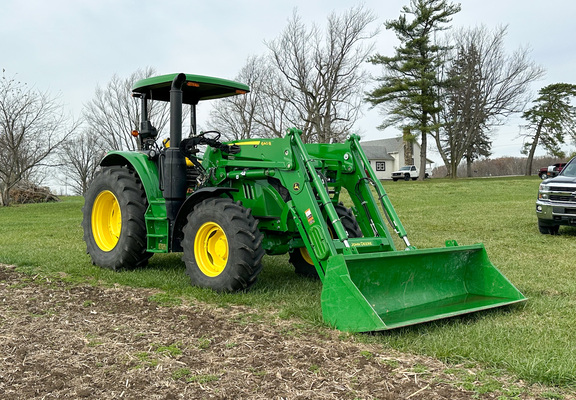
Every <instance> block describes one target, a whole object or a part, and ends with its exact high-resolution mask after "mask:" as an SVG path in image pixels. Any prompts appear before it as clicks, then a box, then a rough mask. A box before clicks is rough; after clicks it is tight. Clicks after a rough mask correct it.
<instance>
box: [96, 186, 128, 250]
mask: <svg viewBox="0 0 576 400" xmlns="http://www.w3.org/2000/svg"><path fill="white" fill-rule="evenodd" d="M121 231H122V213H121V212H120V204H118V199H117V198H116V196H114V193H112V192H111V191H109V190H104V191H103V192H100V194H99V195H98V197H96V200H94V205H93V206H92V234H93V235H94V240H95V241H96V245H97V246H98V247H99V248H100V249H101V250H102V251H110V250H112V249H113V248H114V247H116V244H117V243H118V239H119V238H120V232H121Z"/></svg>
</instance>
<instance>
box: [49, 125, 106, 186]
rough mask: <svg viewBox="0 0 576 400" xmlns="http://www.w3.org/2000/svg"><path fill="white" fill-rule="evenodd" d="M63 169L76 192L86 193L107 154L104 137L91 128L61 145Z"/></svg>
mask: <svg viewBox="0 0 576 400" xmlns="http://www.w3.org/2000/svg"><path fill="white" fill-rule="evenodd" d="M60 151H61V158H62V170H63V172H64V173H65V176H66V183H68V182H70V184H71V185H72V190H73V191H74V193H75V194H78V195H82V196H83V195H84V193H86V190H87V189H88V186H89V185H90V182H92V179H94V175H95V174H96V171H97V170H98V167H99V166H100V161H101V160H102V158H103V157H104V155H105V154H106V151H105V150H104V148H103V144H102V139H101V137H100V136H98V135H96V134H94V133H93V132H91V131H90V130H85V131H84V132H82V133H81V134H80V135H77V136H75V137H72V138H71V139H69V140H67V141H66V142H64V143H63V144H62V146H61V149H60Z"/></svg>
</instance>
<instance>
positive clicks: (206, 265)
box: [194, 222, 228, 277]
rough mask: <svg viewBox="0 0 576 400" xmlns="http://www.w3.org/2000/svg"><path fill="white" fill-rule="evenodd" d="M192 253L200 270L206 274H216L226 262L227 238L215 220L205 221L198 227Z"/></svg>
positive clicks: (222, 269)
mask: <svg viewBox="0 0 576 400" xmlns="http://www.w3.org/2000/svg"><path fill="white" fill-rule="evenodd" d="M194 255H195V257H196V264H198V268H200V271H202V273H203V274H204V275H206V276H210V277H214V276H218V275H220V274H221V273H222V271H224V268H226V263H227V262H228V238H227V237H226V234H225V233H224V230H222V228H221V227H220V225H218V224H217V223H215V222H206V223H205V224H204V225H202V226H201V227H200V229H198V233H197V234H196V239H195V240H194Z"/></svg>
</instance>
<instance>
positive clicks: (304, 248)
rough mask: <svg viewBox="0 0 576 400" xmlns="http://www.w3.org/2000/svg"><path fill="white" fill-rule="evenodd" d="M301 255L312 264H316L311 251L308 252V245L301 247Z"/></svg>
mask: <svg viewBox="0 0 576 400" xmlns="http://www.w3.org/2000/svg"><path fill="white" fill-rule="evenodd" d="M300 255H301V256H302V258H303V259H304V261H306V262H307V263H308V264H310V265H314V261H312V257H310V253H308V249H307V248H306V247H300Z"/></svg>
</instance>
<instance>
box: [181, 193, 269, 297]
mask: <svg viewBox="0 0 576 400" xmlns="http://www.w3.org/2000/svg"><path fill="white" fill-rule="evenodd" d="M182 231H183V233H184V239H183V240H182V248H183V249H184V255H183V257H182V260H183V261H184V263H185V264H186V273H187V274H188V275H189V276H190V279H191V281H192V284H193V285H195V286H200V287H206V288H211V289H213V290H216V291H219V292H235V291H241V290H246V289H249V288H250V287H251V286H252V285H253V284H254V283H255V282H256V279H257V277H258V274H259V273H260V271H261V270H262V257H263V256H264V250H263V249H262V234H261V233H260V231H259V230H258V221H256V220H255V219H254V217H253V216H252V214H251V212H250V210H249V209H246V208H244V207H242V205H241V204H240V203H239V202H238V203H234V202H233V201H232V200H231V199H223V198H213V199H207V200H204V201H202V202H201V203H199V204H198V205H196V206H195V207H194V209H193V210H192V212H191V213H190V214H189V215H188V222H187V224H186V225H185V226H184V228H183V230H182Z"/></svg>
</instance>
